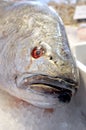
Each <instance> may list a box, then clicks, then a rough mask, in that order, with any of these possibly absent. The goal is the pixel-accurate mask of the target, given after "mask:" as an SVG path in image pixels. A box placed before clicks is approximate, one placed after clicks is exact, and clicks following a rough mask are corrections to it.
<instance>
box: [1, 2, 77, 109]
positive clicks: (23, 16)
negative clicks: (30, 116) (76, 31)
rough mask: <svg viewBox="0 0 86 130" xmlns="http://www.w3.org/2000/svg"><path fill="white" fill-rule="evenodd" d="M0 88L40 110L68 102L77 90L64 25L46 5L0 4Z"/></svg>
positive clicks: (24, 3) (73, 65) (72, 61)
mask: <svg viewBox="0 0 86 130" xmlns="http://www.w3.org/2000/svg"><path fill="white" fill-rule="evenodd" d="M0 87H1V89H3V90H5V91H7V92H9V93H10V94H11V95H13V96H16V97H18V98H21V99H23V100H25V101H27V102H29V103H31V104H33V105H36V106H40V107H52V106H54V105H55V104H57V103H58V102H69V101H70V100H71V97H72V95H74V94H75V92H76V90H77V89H78V71H77V67H76V63H75V60H74V58H73V56H72V54H71V50H70V47H69V43H68V40H67V36H66V32H65V29H64V25H63V22H62V20H61V18H60V17H59V15H58V14H57V13H56V12H55V11H54V10H53V9H52V8H50V7H49V6H47V5H46V4H42V3H40V2H34V1H22V2H3V1H2V4H1V5H0Z"/></svg>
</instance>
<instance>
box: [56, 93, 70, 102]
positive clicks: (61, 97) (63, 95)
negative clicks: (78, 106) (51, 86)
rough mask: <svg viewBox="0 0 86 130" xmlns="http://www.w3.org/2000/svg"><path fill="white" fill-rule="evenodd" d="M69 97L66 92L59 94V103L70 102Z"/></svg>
mask: <svg viewBox="0 0 86 130" xmlns="http://www.w3.org/2000/svg"><path fill="white" fill-rule="evenodd" d="M71 96H72V95H71V94H69V93H67V92H62V93H60V94H59V96H58V99H59V101H60V102H63V103H69V102H70V100H71Z"/></svg>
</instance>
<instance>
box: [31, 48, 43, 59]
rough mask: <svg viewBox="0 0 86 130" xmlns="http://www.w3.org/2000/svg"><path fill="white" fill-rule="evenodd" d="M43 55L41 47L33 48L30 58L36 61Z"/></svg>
mask: <svg viewBox="0 0 86 130" xmlns="http://www.w3.org/2000/svg"><path fill="white" fill-rule="evenodd" d="M43 54H44V48H43V47H41V46H40V47H34V49H33V50H32V53H31V55H32V57H33V58H35V59H37V58H39V57H41V56H42V55H43Z"/></svg>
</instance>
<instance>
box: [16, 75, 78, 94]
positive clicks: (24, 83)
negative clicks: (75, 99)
mask: <svg viewBox="0 0 86 130" xmlns="http://www.w3.org/2000/svg"><path fill="white" fill-rule="evenodd" d="M16 85H17V87H18V88H21V89H27V88H29V89H30V90H31V89H33V88H34V86H35V88H36V87H38V86H40V85H41V87H43V89H44V91H43V93H45V94H46V93H48V94H52V95H56V94H57V93H62V92H65V91H66V92H68V93H71V96H72V95H73V94H74V93H75V92H76V90H77V86H78V83H77V82H75V81H73V80H71V79H65V78H61V77H52V76H49V75H43V74H24V75H23V76H21V78H19V79H18V78H16ZM45 86H47V87H45ZM50 89H51V90H52V92H50V91H49V90H50ZM34 92H37V91H36V90H34ZM39 93H42V92H39Z"/></svg>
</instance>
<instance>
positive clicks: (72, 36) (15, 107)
mask: <svg viewBox="0 0 86 130" xmlns="http://www.w3.org/2000/svg"><path fill="white" fill-rule="evenodd" d="M76 29H77V28H75V27H72V28H70V27H66V30H67V33H68V38H69V42H70V46H71V48H72V47H73V46H74V45H75V44H77V43H78V42H79V39H78V38H77V34H76ZM76 100H77V99H76ZM79 105H80V104H79V102H76V101H75V99H72V101H71V103H70V104H68V105H57V107H56V109H55V110H54V111H53V110H44V109H40V108H36V107H33V106H31V105H27V104H26V103H23V102H22V101H21V102H20V101H19V100H17V99H15V98H13V97H12V96H10V95H8V94H7V93H5V92H2V91H1V90H0V130H86V116H85V114H84V112H85V111H82V109H80V110H79V109H78V106H79Z"/></svg>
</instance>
